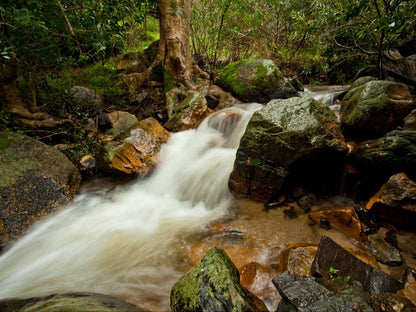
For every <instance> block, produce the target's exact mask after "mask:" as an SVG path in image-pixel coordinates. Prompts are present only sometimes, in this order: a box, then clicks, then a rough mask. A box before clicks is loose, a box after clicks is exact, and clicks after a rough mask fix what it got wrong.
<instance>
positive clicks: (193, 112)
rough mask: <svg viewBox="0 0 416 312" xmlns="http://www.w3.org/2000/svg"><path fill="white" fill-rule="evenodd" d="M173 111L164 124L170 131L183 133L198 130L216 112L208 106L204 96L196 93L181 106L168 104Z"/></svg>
mask: <svg viewBox="0 0 416 312" xmlns="http://www.w3.org/2000/svg"><path fill="white" fill-rule="evenodd" d="M168 105H169V109H170V110H171V117H170V118H169V120H168V121H167V122H166V123H165V124H164V127H165V128H166V129H168V130H170V131H183V130H188V129H194V128H197V127H198V126H199V125H200V123H201V122H202V120H204V119H205V117H207V116H208V115H210V114H212V113H213V112H214V111H213V110H212V109H210V108H209V107H208V106H207V101H206V99H205V97H204V96H202V95H201V94H199V93H197V92H195V93H190V94H188V96H187V97H186V98H185V99H184V100H183V101H182V102H181V103H180V104H179V105H176V104H175V103H170V104H169V103H168Z"/></svg>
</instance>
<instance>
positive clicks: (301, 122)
mask: <svg viewBox="0 0 416 312" xmlns="http://www.w3.org/2000/svg"><path fill="white" fill-rule="evenodd" d="M346 151H347V148H346V145H345V142H344V139H343V136H342V133H341V130H340V127H339V124H338V123H337V121H336V118H335V115H334V114H333V113H332V112H331V110H330V109H329V108H328V107H326V106H325V105H324V104H322V103H320V102H318V101H316V100H314V99H312V98H291V99H287V100H273V101H271V102H269V103H268V104H267V105H266V106H265V107H263V108H262V109H260V110H259V111H257V112H256V113H254V115H253V117H252V118H251V120H250V122H249V124H248V126H247V129H246V132H245V133H244V135H243V137H242V139H241V141H240V146H239V148H238V151H237V157H236V160H235V163H234V169H233V171H232V173H231V176H230V180H229V188H230V191H231V192H232V193H234V194H237V195H243V196H248V197H251V198H253V199H258V200H262V201H266V202H270V201H271V200H272V199H273V198H275V196H276V195H277V193H278V192H279V191H280V189H281V188H282V186H283V184H284V183H285V182H286V181H289V180H293V181H296V178H295V177H296V174H299V175H300V174H302V180H300V181H303V182H304V183H308V181H309V180H308V177H310V178H312V177H313V178H314V179H313V183H312V181H309V182H310V183H311V185H312V184H314V185H315V186H316V185H317V184H319V183H317V180H316V179H317V177H324V176H325V179H327V183H326V184H325V181H322V182H323V184H324V185H326V186H328V184H329V183H328V180H330V181H332V180H331V179H330V177H329V176H330V175H332V174H334V167H337V166H339V163H338V161H337V160H339V158H341V157H343V155H344V154H345V153H346ZM323 161H325V165H322V166H320V162H323ZM313 170H317V171H319V172H313ZM289 176H291V179H288V178H289ZM292 177H293V179H292ZM297 181H299V180H297ZM330 183H331V184H333V181H332V182H330ZM288 184H290V183H288Z"/></svg>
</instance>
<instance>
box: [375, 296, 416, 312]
mask: <svg viewBox="0 0 416 312" xmlns="http://www.w3.org/2000/svg"><path fill="white" fill-rule="evenodd" d="M413 298H414V297H413ZM367 303H368V304H369V305H370V306H371V307H372V308H373V310H374V311H376V312H415V311H416V307H415V306H413V305H412V303H411V302H410V301H409V300H408V299H406V298H401V297H400V296H398V295H396V294H389V293H386V294H382V295H376V296H371V297H370V298H369V299H368V300H367Z"/></svg>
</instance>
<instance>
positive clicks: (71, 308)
mask: <svg viewBox="0 0 416 312" xmlns="http://www.w3.org/2000/svg"><path fill="white" fill-rule="evenodd" d="M0 310H1V311H4V312H7V311H10V312H11V311H19V312H35V311H36V312H58V311H59V312H81V311H82V312H144V311H141V310H138V309H136V308H135V307H134V306H132V305H130V304H128V303H127V302H124V301H123V300H121V299H119V298H116V297H112V296H108V295H102V294H94V293H68V294H60V295H50V296H45V297H36V298H27V299H26V298H25V299H19V298H16V299H6V300H2V301H0Z"/></svg>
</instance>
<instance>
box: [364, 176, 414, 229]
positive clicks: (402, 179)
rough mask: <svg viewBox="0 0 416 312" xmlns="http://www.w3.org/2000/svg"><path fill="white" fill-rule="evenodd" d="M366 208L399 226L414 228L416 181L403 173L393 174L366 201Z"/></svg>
mask: <svg viewBox="0 0 416 312" xmlns="http://www.w3.org/2000/svg"><path fill="white" fill-rule="evenodd" d="M366 208H367V209H368V210H370V209H371V211H372V212H373V213H374V214H375V215H376V216H377V217H378V218H380V219H382V220H384V221H387V222H389V223H392V224H394V225H395V226H397V227H399V228H404V229H410V230H415V226H416V182H415V181H413V180H411V179H409V178H408V177H407V175H406V174H405V173H398V174H395V175H393V176H392V177H391V178H390V179H389V180H388V181H387V183H385V184H384V185H383V186H382V187H381V188H380V190H379V191H378V192H377V194H375V195H374V196H373V197H372V198H371V199H370V200H369V201H368V203H367V206H366Z"/></svg>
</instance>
